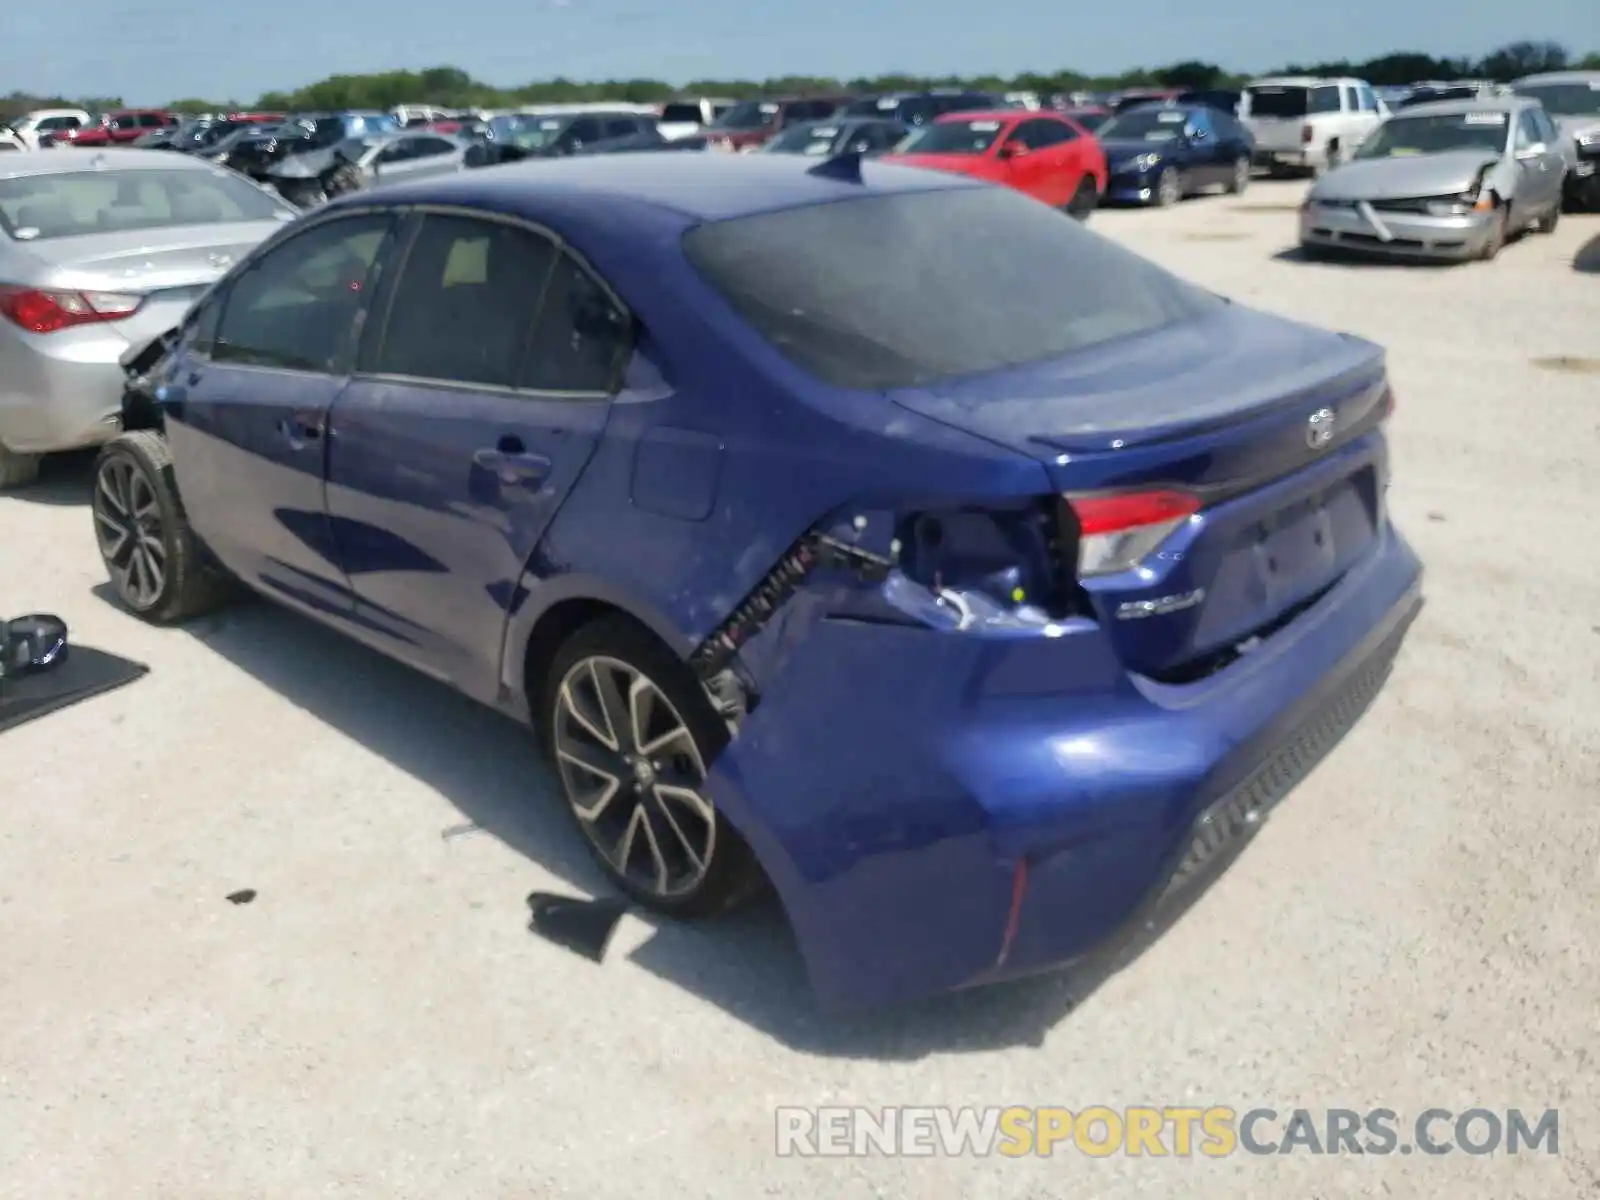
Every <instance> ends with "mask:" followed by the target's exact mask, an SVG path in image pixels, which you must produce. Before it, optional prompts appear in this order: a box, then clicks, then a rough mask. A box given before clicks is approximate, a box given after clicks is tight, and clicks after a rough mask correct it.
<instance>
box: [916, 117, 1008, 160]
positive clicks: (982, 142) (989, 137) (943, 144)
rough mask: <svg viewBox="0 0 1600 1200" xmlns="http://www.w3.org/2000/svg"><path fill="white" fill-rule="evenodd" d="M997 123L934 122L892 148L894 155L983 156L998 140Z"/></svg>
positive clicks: (1001, 125) (998, 128)
mask: <svg viewBox="0 0 1600 1200" xmlns="http://www.w3.org/2000/svg"><path fill="white" fill-rule="evenodd" d="M1002 127H1003V122H1000V121H958V120H951V121H936V122H934V123H933V124H932V125H923V126H921V127H920V128H918V129H915V130H913V131H912V132H911V134H910V136H908V137H907V138H906V140H905V141H903V142H901V143H900V145H898V146H897V147H895V152H896V153H898V154H984V153H987V151H988V149H989V147H990V146H992V145H994V144H995V141H996V139H998V138H999V136H1000V130H1001V128H1002Z"/></svg>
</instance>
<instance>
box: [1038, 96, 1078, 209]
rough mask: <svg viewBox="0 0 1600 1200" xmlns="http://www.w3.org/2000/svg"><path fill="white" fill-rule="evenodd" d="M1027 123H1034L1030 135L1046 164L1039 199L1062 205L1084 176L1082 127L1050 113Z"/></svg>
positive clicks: (1057, 206)
mask: <svg viewBox="0 0 1600 1200" xmlns="http://www.w3.org/2000/svg"><path fill="white" fill-rule="evenodd" d="M1025 123H1026V124H1027V125H1029V126H1031V127H1032V132H1031V134H1030V135H1029V139H1030V141H1031V142H1032V143H1033V147H1034V153H1035V154H1037V155H1039V156H1040V158H1041V162H1042V164H1043V169H1042V171H1041V179H1040V192H1039V193H1038V195H1039V199H1041V200H1043V201H1044V202H1045V203H1046V204H1049V205H1052V206H1054V207H1056V208H1060V207H1062V206H1063V205H1065V204H1067V203H1068V202H1069V201H1070V200H1071V199H1072V194H1073V193H1074V192H1076V191H1077V190H1078V182H1079V180H1081V179H1082V178H1083V171H1084V162H1083V153H1082V150H1083V148H1082V147H1081V146H1080V145H1078V131H1077V130H1076V129H1074V128H1073V127H1072V126H1071V125H1068V124H1067V123H1066V122H1065V121H1057V120H1055V119H1053V118H1050V117H1037V118H1035V119H1033V120H1031V121H1027V122H1025Z"/></svg>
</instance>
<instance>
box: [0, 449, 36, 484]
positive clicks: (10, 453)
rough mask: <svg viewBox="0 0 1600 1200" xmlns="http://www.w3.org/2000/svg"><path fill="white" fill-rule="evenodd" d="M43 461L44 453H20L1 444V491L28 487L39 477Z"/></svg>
mask: <svg viewBox="0 0 1600 1200" xmlns="http://www.w3.org/2000/svg"><path fill="white" fill-rule="evenodd" d="M43 462H44V455H42V454H18V453H17V452H16V451H14V450H7V449H6V448H5V447H4V446H0V491H4V490H5V489H7V488H18V487H26V486H27V485H28V484H30V483H32V482H34V481H35V480H36V479H38V478H39V467H40V465H41V464H42V463H43Z"/></svg>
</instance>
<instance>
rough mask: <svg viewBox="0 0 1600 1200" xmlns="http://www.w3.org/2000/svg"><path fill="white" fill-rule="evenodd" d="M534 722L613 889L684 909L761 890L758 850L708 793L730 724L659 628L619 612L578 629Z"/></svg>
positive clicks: (704, 910) (700, 912) (735, 900)
mask: <svg viewBox="0 0 1600 1200" xmlns="http://www.w3.org/2000/svg"><path fill="white" fill-rule="evenodd" d="M608 694H609V695H610V697H611V703H610V704H605V701H604V697H605V696H607V695H608ZM538 720H539V729H540V734H541V741H542V743H543V745H544V748H545V751H546V753H547V754H548V755H549V756H550V757H551V758H552V759H553V760H554V766H555V768H556V774H557V776H558V778H559V780H560V783H561V788H562V791H563V793H564V796H565V799H566V803H567V810H568V812H569V813H570V814H571V815H572V819H573V822H574V824H576V825H577V827H578V832H579V833H580V834H581V835H582V837H583V840H584V843H585V844H586V845H587V846H588V847H589V852H590V853H591V854H592V855H593V856H594V859H595V861H596V862H597V863H599V865H600V869H601V870H602V871H604V872H605V873H606V875H607V877H608V878H609V879H610V880H611V881H612V883H614V884H615V885H616V886H617V887H619V888H621V889H622V890H623V891H624V892H626V893H627V894H628V895H629V896H630V897H632V898H633V899H634V900H636V901H638V902H639V903H640V904H641V905H643V906H645V907H647V908H650V909H653V910H655V911H656V912H660V913H665V914H667V915H670V916H679V917H704V916H710V915H712V914H714V913H719V912H723V911H725V910H727V909H730V908H733V907H735V906H736V905H738V904H739V903H740V902H742V901H744V900H745V899H747V898H748V897H749V896H751V895H752V894H753V893H755V892H756V891H757V890H759V888H760V886H761V883H762V881H763V878H764V877H763V875H762V873H761V869H760V867H759V865H758V864H757V862H756V858H755V855H754V853H753V852H752V851H751V850H750V847H749V845H748V844H747V843H746V842H745V841H744V839H743V838H742V837H740V836H739V833H738V831H737V830H735V829H734V828H733V826H732V825H730V824H728V821H727V819H726V818H725V817H723V816H722V814H721V813H720V812H718V811H717V810H716V808H715V807H714V806H713V805H712V803H711V800H710V798H709V797H708V796H706V794H705V787H704V781H705V777H706V774H707V772H708V771H709V770H710V768H711V764H712V763H713V762H715V760H716V757H717V755H718V754H720V753H721V752H722V750H723V749H724V747H726V746H727V744H728V740H729V734H728V727H727V725H726V724H725V723H724V721H723V719H722V718H721V717H719V716H718V715H717V713H716V711H715V709H713V708H712V706H711V702H710V700H708V699H707V697H706V693H705V689H704V688H703V687H702V686H701V685H700V682H699V681H698V680H697V679H696V678H695V677H694V674H693V673H692V672H691V671H690V670H689V668H688V666H687V665H685V664H684V662H683V661H682V660H681V659H679V658H677V657H676V656H675V655H673V654H672V653H671V652H670V651H669V650H668V649H667V648H666V647H665V646H663V645H662V644H661V642H660V641H658V640H657V639H656V637H655V636H654V635H653V634H651V633H649V632H648V631H647V630H645V629H644V628H643V627H641V626H640V625H638V624H636V623H635V622H633V621H632V620H630V619H628V618H627V617H625V616H622V615H620V614H618V615H614V616H608V617H601V618H599V619H598V620H595V621H592V622H590V623H589V624H587V625H584V626H582V627H581V628H579V629H578V630H577V632H576V633H574V634H573V635H572V636H571V637H570V638H568V639H567V641H566V642H565V644H563V645H562V647H561V649H560V650H558V651H557V652H556V656H555V660H554V661H553V662H552V663H551V665H550V672H549V675H548V677H547V678H546V679H545V680H544V686H543V696H542V703H541V705H540V708H539V716H538Z"/></svg>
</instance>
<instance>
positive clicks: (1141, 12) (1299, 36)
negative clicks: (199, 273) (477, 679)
mask: <svg viewBox="0 0 1600 1200" xmlns="http://www.w3.org/2000/svg"><path fill="white" fill-rule="evenodd" d="M1519 11H1520V12H1521V13H1523V14H1526V15H1524V16H1522V17H1520V18H1519V16H1518V13H1519ZM71 14H72V15H71V17H70V19H69V18H66V17H64V16H63V15H62V10H60V9H58V8H56V7H54V6H53V5H50V4H15V3H14V4H10V5H7V11H6V15H5V17H4V18H3V19H0V25H3V26H4V27H5V28H4V29H3V30H0V92H3V91H11V90H12V89H23V90H26V91H31V92H35V93H65V94H68V95H102V96H106V95H110V96H121V97H123V99H124V100H126V101H127V102H128V103H130V104H140V103H143V104H160V103H164V102H165V101H167V100H171V99H176V98H179V97H184V96H200V97H203V98H208V99H215V100H224V99H230V98H231V99H239V100H251V99H254V98H255V97H256V96H257V95H259V94H260V93H262V92H264V91H267V90H269V89H277V88H284V89H288V88H293V87H296V86H300V85H303V84H306V83H311V82H314V81H315V80H318V79H321V78H323V77H325V76H327V75H331V74H335V73H352V74H356V73H364V72H368V71H379V70H386V69H390V68H397V67H411V68H420V67H429V66H438V65H449V66H457V67H460V68H462V69H463V70H466V71H469V72H470V73H471V74H472V75H474V76H475V77H477V78H479V79H483V80H485V81H487V82H490V83H495V84H501V85H511V84H517V83H524V82H527V81H528V80H532V79H544V78H549V77H551V76H555V75H565V76H567V77H568V78H573V79H595V78H600V79H604V78H628V77H635V76H642V77H648V78H655V79H667V80H672V81H681V80H688V79H691V78H696V77H700V78H715V77H723V78H726V77H730V76H731V77H736V78H762V77H769V76H777V75H785V74H818V75H833V76H838V77H842V78H848V77H850V76H854V75H875V74H879V73H883V72H887V71H891V70H904V71H909V72H914V73H919V74H923V73H926V74H944V73H947V72H960V73H973V74H976V73H985V72H997V73H1000V74H1005V75H1011V74H1015V73H1017V72H1019V71H1027V70H1055V69H1060V68H1062V67H1073V68H1076V69H1078V70H1083V71H1087V72H1097V71H1105V72H1113V71H1118V70H1123V69H1126V68H1128V67H1134V66H1140V65H1155V64H1161V63H1169V62H1174V61H1177V60H1180V59H1201V60H1203V61H1208V62H1218V63H1221V64H1223V65H1225V66H1230V67H1235V68H1237V69H1241V70H1252V69H1261V68H1267V67H1272V66H1276V65H1278V64H1280V63H1282V62H1285V61H1290V60H1300V61H1312V60H1317V59H1338V58H1344V57H1350V58H1355V59H1365V58H1370V57H1373V56H1376V55H1378V54H1383V53H1386V52H1388V51H1390V50H1397V49H1416V50H1421V51H1424V52H1427V53H1432V54H1452V55H1454V54H1468V55H1481V54H1483V53H1485V52H1487V51H1489V50H1491V49H1493V48H1494V47H1496V46H1498V45H1501V44H1502V43H1505V42H1508V41H1514V40H1518V39H1522V38H1534V39H1545V38H1550V39H1554V40H1556V41H1560V42H1562V43H1564V44H1566V45H1567V46H1568V47H1569V48H1570V49H1572V50H1574V51H1575V52H1577V53H1579V54H1584V53H1588V52H1589V51H1592V50H1600V0H1540V3H1538V4H1534V5H1518V4H1511V5H1489V4H1483V5H1468V4H1461V3H1458V2H1452V3H1446V2H1445V0H1409V2H1404V3H1397V2H1396V0H1333V2H1332V3H1312V4H1292V3H1285V2H1284V0H1231V3H1224V4H1201V3H1196V2H1195V0H1145V3H1141V4H1133V5H1130V4H1126V3H1108V2H1102V3H1099V4H1079V5H1068V4H1061V3H1049V2H1048V0H986V2H984V3H974V2H973V0H920V2H919V3H910V2H909V0H854V3H849V4H846V3H843V2H842V0H831V2H830V0H811V2H810V3H799V4H797V3H795V2H794V0H738V2H737V3H735V2H734V0H670V2H665V3H663V2H661V0H469V2H468V3H461V4H440V3H432V4H415V3H407V0H273V2H272V3H270V4H266V5H255V4H239V5H231V4H230V5H225V6H218V7H217V8H207V7H197V6H194V5H191V4H188V3H182V2H180V0H143V2H140V0H134V2H133V3H130V2H129V0H76V2H75V3H73V4H72V5H71ZM1530 21H1533V22H1536V25H1537V27H1530V24H1529V22H1530ZM1228 30H1239V31H1245V32H1237V33H1229V32H1225V31H1228Z"/></svg>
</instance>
